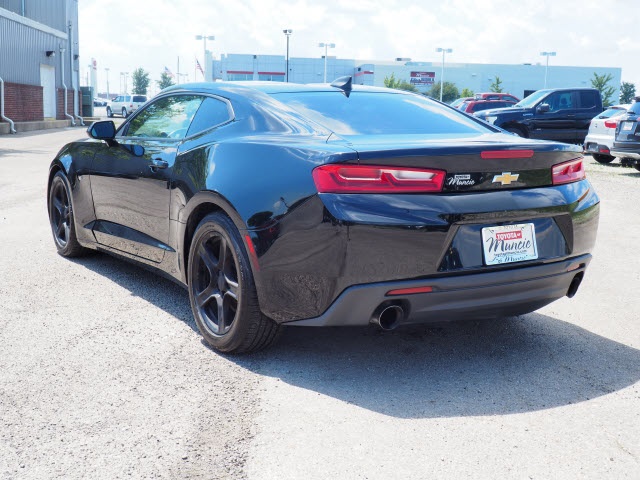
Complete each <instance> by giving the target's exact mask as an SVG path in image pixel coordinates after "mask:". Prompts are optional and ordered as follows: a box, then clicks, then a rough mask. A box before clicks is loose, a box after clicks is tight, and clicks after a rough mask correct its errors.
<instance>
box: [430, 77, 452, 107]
mask: <svg viewBox="0 0 640 480" xmlns="http://www.w3.org/2000/svg"><path fill="white" fill-rule="evenodd" d="M427 95H429V96H430V97H431V98H435V99H436V100H440V82H438V83H434V84H433V87H431V89H430V90H429V91H428V92H427ZM456 98H460V93H459V92H458V87H456V85H455V83H451V82H444V87H443V89H442V101H443V102H444V103H451V102H453V101H454V100H455V99H456Z"/></svg>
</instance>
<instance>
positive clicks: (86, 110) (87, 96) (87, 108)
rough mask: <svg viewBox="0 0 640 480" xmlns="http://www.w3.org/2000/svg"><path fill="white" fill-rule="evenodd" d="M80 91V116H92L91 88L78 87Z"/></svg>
mask: <svg viewBox="0 0 640 480" xmlns="http://www.w3.org/2000/svg"><path fill="white" fill-rule="evenodd" d="M80 91H81V92H82V116H83V117H93V88H91V87H80Z"/></svg>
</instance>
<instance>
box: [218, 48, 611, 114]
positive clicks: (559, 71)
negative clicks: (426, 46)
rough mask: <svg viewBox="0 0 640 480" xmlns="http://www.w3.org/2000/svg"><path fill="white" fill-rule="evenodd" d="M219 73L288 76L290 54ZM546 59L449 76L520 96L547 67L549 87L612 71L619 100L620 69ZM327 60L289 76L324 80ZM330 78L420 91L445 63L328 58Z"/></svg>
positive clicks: (296, 65) (295, 64)
mask: <svg viewBox="0 0 640 480" xmlns="http://www.w3.org/2000/svg"><path fill="white" fill-rule="evenodd" d="M213 65H214V71H215V78H216V79H218V80H225V81H226V80H272V81H282V82H283V81H285V73H286V58H285V56H284V55H246V54H227V55H222V56H221V58H220V60H214V62H213ZM546 69H547V67H546V65H545V64H535V65H532V64H523V65H504V64H481V63H448V62H447V63H445V65H444V80H445V82H452V83H454V84H455V85H456V87H457V88H458V90H459V91H462V89H464V88H468V89H469V90H471V91H473V92H488V91H490V86H491V84H492V83H493V82H494V81H495V79H496V77H498V78H499V79H500V80H501V82H502V90H503V91H504V92H508V93H511V94H513V95H515V96H517V97H519V98H524V97H525V96H527V95H528V94H529V93H531V92H533V91H536V90H540V89H541V88H544V85H545V71H546V74H547V88H562V87H590V86H591V80H592V79H593V74H594V73H597V74H598V75H611V77H612V79H611V81H610V82H609V85H610V86H612V87H614V88H615V89H616V91H615V93H614V95H613V98H612V101H613V102H614V103H615V102H617V100H618V98H619V94H620V83H621V77H622V69H621V68H608V67H566V66H557V65H549V67H548V70H546ZM324 70H325V59H324V57H319V58H299V57H292V58H290V59H289V81H290V82H294V83H321V82H322V81H323V79H324ZM326 72H327V74H326V75H327V81H328V82H331V81H333V80H334V79H335V78H337V77H341V76H344V75H351V76H353V77H354V83H357V84H360V85H374V86H384V79H385V78H387V77H390V76H391V75H394V77H395V78H396V79H398V80H406V81H407V82H409V83H412V84H414V85H415V86H416V87H417V88H418V89H419V90H420V91H421V92H427V91H428V90H429V89H430V88H431V86H432V85H433V84H434V83H438V82H439V81H440V80H441V78H442V63H440V62H413V61H400V62H388V61H376V60H351V59H338V58H336V57H332V56H328V57H327V59H326Z"/></svg>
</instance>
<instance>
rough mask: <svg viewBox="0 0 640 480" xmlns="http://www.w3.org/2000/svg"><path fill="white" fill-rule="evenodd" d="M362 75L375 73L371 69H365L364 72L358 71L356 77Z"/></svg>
mask: <svg viewBox="0 0 640 480" xmlns="http://www.w3.org/2000/svg"><path fill="white" fill-rule="evenodd" d="M360 75H373V72H370V71H369V70H365V71H364V72H358V73H356V74H355V76H356V77H359V76H360Z"/></svg>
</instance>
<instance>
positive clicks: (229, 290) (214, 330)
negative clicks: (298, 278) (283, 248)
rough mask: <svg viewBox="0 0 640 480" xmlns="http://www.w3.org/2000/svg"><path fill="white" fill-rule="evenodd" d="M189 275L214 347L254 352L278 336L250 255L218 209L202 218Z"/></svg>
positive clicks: (197, 313)
mask: <svg viewBox="0 0 640 480" xmlns="http://www.w3.org/2000/svg"><path fill="white" fill-rule="evenodd" d="M187 275H188V277H187V279H188V284H189V299H190V300H191V309H192V311H193V315H194V317H195V320H196V324H197V325H198V329H199V330H200V332H201V333H202V336H203V337H204V339H205V341H206V342H207V343H208V344H209V345H211V346H212V347H213V348H215V349H216V350H218V351H221V352H225V353H248V352H253V351H256V350H260V349H262V348H265V347H267V346H269V345H270V344H271V343H273V342H274V340H275V339H276V338H277V334H278V331H279V329H280V328H279V326H278V325H277V324H276V323H275V322H274V321H273V320H271V319H270V318H267V317H266V316H264V315H263V314H262V312H261V311H260V306H259V305H258V295H257V292H256V287H255V283H254V279H253V274H252V273H251V268H250V265H249V259H248V257H247V253H246V251H245V249H244V245H243V244H242V238H241V237H240V234H239V232H238V230H237V229H236V227H235V225H234V224H233V222H232V221H231V219H229V217H227V216H226V215H224V214H222V213H212V214H209V215H207V216H206V217H205V218H204V219H203V220H202V221H201V222H200V224H199V225H198V228H197V229H196V232H195V234H194V236H193V240H192V242H191V248H190V249H189V265H188V270H187Z"/></svg>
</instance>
